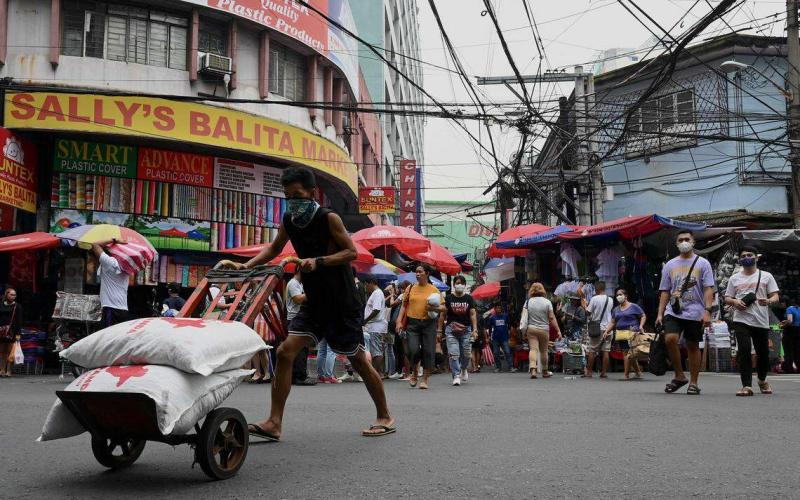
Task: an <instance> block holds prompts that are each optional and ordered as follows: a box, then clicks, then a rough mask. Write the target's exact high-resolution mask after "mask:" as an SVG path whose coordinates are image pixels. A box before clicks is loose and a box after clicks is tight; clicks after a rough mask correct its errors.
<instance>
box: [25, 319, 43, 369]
mask: <svg viewBox="0 0 800 500" xmlns="http://www.w3.org/2000/svg"><path fill="white" fill-rule="evenodd" d="M19 343H20V346H21V347H22V353H23V354H24V355H25V364H26V365H27V364H29V363H30V364H33V365H34V366H39V365H42V366H43V365H44V354H45V348H46V344H47V332H44V331H41V330H38V329H36V328H23V329H22V330H21V332H20V339H19Z"/></svg>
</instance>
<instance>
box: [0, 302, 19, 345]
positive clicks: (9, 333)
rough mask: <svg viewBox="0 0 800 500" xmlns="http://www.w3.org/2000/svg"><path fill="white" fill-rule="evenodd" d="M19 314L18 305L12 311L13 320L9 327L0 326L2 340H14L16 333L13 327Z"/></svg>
mask: <svg viewBox="0 0 800 500" xmlns="http://www.w3.org/2000/svg"><path fill="white" fill-rule="evenodd" d="M16 314H17V304H16V303H15V304H14V307H13V308H12V309H11V320H9V322H8V324H7V325H3V326H0V340H4V341H7V342H8V341H11V340H14V331H13V330H12V325H13V324H14V316H15V315H16Z"/></svg>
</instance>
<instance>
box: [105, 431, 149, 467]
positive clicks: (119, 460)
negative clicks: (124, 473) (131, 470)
mask: <svg viewBox="0 0 800 500" xmlns="http://www.w3.org/2000/svg"><path fill="white" fill-rule="evenodd" d="M146 442H147V441H145V440H143V439H130V438H125V439H112V438H96V437H92V453H94V458H96V459H97V461H98V462H100V465H103V466H104V467H108V468H110V469H120V468H122V467H127V466H129V465H131V464H132V463H133V462H135V461H136V459H137V458H139V455H141V454H142V450H144V445H145V443H146Z"/></svg>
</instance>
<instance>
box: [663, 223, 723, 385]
mask: <svg viewBox="0 0 800 500" xmlns="http://www.w3.org/2000/svg"><path fill="white" fill-rule="evenodd" d="M677 244H678V251H679V252H680V255H678V256H677V257H675V258H674V259H672V260H670V261H669V262H667V263H666V264H665V265H664V268H663V269H662V271H661V285H660V286H659V290H660V291H661V295H660V298H659V301H658V316H657V317H656V327H657V328H658V327H662V326H663V328H664V340H665V342H666V346H667V352H668V353H669V357H670V359H671V360H672V366H673V368H674V369H675V378H673V379H672V381H671V382H670V383H668V384H667V386H666V387H665V388H664V392H667V393H673V392H675V391H677V390H678V389H680V388H681V387H683V386H684V385H686V384H689V387H688V388H687V390H686V394H692V395H698V394H700V387H699V386H698V385H697V378H698V376H699V374H700V342H701V341H702V340H703V328H704V327H705V326H708V325H710V324H711V309H712V306H713V305H714V287H715V286H716V283H715V282H714V272H713V270H712V269H711V264H710V263H709V262H708V260H706V259H705V258H703V257H700V256H699V255H697V254H695V253H694V235H693V234H692V232H691V231H681V232H680V233H678V237H677ZM681 334H683V339H684V340H685V341H686V350H687V351H688V357H687V362H688V364H689V372H690V377H691V379H690V380H687V379H686V374H685V373H684V371H683V368H682V367H681V352H680V347H679V344H678V342H679V340H680V336H681Z"/></svg>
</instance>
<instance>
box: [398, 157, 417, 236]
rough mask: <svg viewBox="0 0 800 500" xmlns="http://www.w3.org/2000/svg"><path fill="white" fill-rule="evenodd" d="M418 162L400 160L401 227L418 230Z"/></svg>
mask: <svg viewBox="0 0 800 500" xmlns="http://www.w3.org/2000/svg"><path fill="white" fill-rule="evenodd" d="M417 201H418V200H417V162H416V160H400V225H401V226H403V227H407V228H410V229H414V230H415V231H416V230H417V222H418V221H417V219H418V218H419V206H418V203H417Z"/></svg>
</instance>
